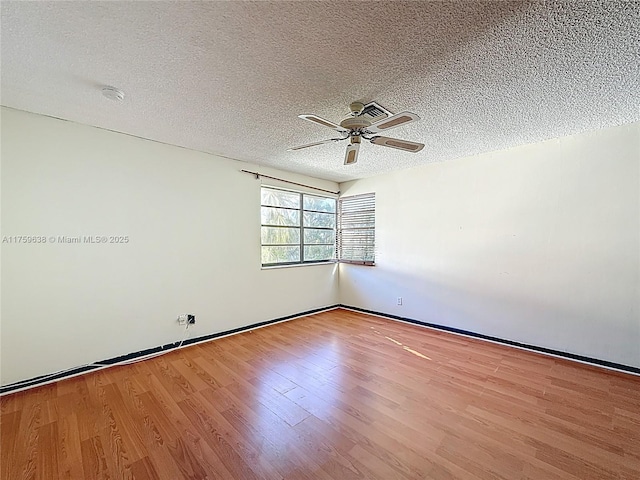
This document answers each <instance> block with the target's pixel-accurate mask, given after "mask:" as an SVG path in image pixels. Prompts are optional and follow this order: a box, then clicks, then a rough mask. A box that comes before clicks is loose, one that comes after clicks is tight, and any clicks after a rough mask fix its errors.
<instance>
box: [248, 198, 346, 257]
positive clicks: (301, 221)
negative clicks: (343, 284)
mask: <svg viewBox="0 0 640 480" xmlns="http://www.w3.org/2000/svg"><path fill="white" fill-rule="evenodd" d="M264 189H267V190H278V191H282V192H287V193H291V194H295V195H299V202H300V203H299V204H300V208H294V207H283V206H275V205H265V204H263V203H262V191H263V190H264ZM305 197H316V198H323V199H329V200H332V201H333V202H334V211H333V212H325V211H320V210H311V209H305V208H304V199H305ZM265 207H266V208H279V209H283V210H293V211H297V212H299V222H298V224H297V225H273V224H269V223H262V209H263V208H265ZM260 212H261V217H260V263H261V265H262V268H267V269H268V268H278V267H292V266H304V265H323V264H328V263H336V262H337V256H336V255H337V250H336V245H337V243H336V240H337V226H338V199H337V198H336V197H333V196H329V195H319V194H316V193H309V192H303V191H297V190H290V189H287V188H282V187H274V186H271V185H262V186H261V187H260ZM305 212H309V213H321V214H325V215H333V227H305V225H304V214H305ZM265 227H266V228H295V229H297V230H298V231H299V237H300V239H299V242H298V243H291V244H282V243H263V242H262V229H263V228H265ZM305 230H324V231H330V232H333V243H305V235H304V233H305ZM317 245H320V246H331V247H333V254H332V258H330V259H326V260H305V257H304V253H305V252H304V251H305V247H309V246H317ZM283 246H292V247H293V246H296V247H298V249H299V252H300V257H299V258H300V260H298V261H294V262H275V263H264V262H262V248H263V247H283Z"/></svg>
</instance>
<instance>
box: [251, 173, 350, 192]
mask: <svg viewBox="0 0 640 480" xmlns="http://www.w3.org/2000/svg"><path fill="white" fill-rule="evenodd" d="M240 171H241V172H244V173H250V174H251V175H255V176H256V179H258V178H260V177H264V178H270V179H271V180H278V181H279V182H285V183H290V184H291V185H298V186H299V187H305V188H312V189H313V190H320V191H321V192H327V193H333V194H334V195H339V194H340V190H338V191H337V192H332V191H331V190H325V189H324V188H318V187H312V186H311V185H305V184H304V183H297V182H292V181H290V180H285V179H284V178H278V177H271V176H269V175H263V174H262V173H258V172H250V171H249V170H240Z"/></svg>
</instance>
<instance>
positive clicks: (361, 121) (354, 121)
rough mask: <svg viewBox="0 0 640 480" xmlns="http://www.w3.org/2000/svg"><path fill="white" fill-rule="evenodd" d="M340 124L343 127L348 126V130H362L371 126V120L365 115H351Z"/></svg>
mask: <svg viewBox="0 0 640 480" xmlns="http://www.w3.org/2000/svg"><path fill="white" fill-rule="evenodd" d="M340 126H341V127H342V128H346V129H347V130H356V131H361V130H364V129H365V128H367V127H370V126H371V122H370V121H369V120H367V119H366V118H363V117H351V118H346V119H344V120H343V121H342V122H340Z"/></svg>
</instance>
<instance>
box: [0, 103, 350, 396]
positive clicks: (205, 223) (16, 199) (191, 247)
mask: <svg viewBox="0 0 640 480" xmlns="http://www.w3.org/2000/svg"><path fill="white" fill-rule="evenodd" d="M1 153H2V235H3V236H14V235H44V236H46V237H49V236H55V237H57V236H59V235H65V236H77V235H128V236H129V243H127V244H120V245H116V244H105V245H91V244H51V243H47V244H40V245H25V244H6V243H4V244H2V278H1V280H2V317H1V320H0V321H1V324H0V325H1V336H2V344H1V347H2V352H1V357H2V378H1V380H2V384H3V385H4V384H8V383H12V382H15V381H18V380H23V379H27V378H32V377H34V376H37V375H43V374H47V373H51V372H55V371H59V370H62V369H66V368H70V367H76V366H80V365H83V364H86V363H89V362H93V361H98V360H103V359H106V358H110V357H114V356H118V355H122V354H127V353H130V352H135V351H139V350H142V349H145V348H150V347H155V346H158V345H162V344H165V343H169V342H174V341H177V340H180V339H181V338H182V334H183V329H182V327H179V326H178V325H177V322H176V316H177V315H178V314H179V313H194V314H196V318H197V323H196V325H195V328H194V329H193V331H192V333H191V335H192V336H201V335H206V334H211V333H215V332H220V331H225V330H229V329H233V328H237V327H241V326H244V325H249V324H253V323H256V322H261V321H265V320H269V319H273V318H278V317H282V316H285V315H290V314H295V313H298V312H303V311H307V310H310V309H314V308H319V307H324V306H327V305H333V304H335V303H337V299H338V294H337V288H338V283H337V281H335V277H336V275H337V272H336V267H335V265H325V266H307V267H299V268H286V269H272V270H261V268H260V209H259V203H260V182H259V181H257V180H255V178H253V177H252V176H250V175H247V174H243V173H240V170H241V169H250V170H251V169H255V168H256V167H255V166H252V165H249V164H246V163H242V162H236V161H231V160H227V159H223V158H219V157H215V156H213V155H208V154H204V153H198V152H194V151H190V150H186V149H183V148H178V147H172V146H168V145H163V144H160V143H155V142H151V141H146V140H142V139H139V138H134V137H130V136H126V135H122V134H118V133H114V132H109V131H105V130H100V129H97V128H93V127H88V126H83V125H78V124H74V123H70V122H64V121H61V120H56V119H52V118H48V117H44V116H40V115H35V114H30V113H25V112H21V111H16V110H12V109H6V108H3V109H2V150H1ZM259 170H260V171H261V172H263V173H265V174H268V173H271V174H272V175H275V176H279V177H284V178H288V179H291V180H294V181H298V182H302V183H307V184H312V185H315V186H319V187H322V188H327V189H331V190H337V187H338V186H337V184H335V183H333V182H327V181H321V180H317V179H312V178H307V177H302V176H299V175H294V174H290V173H285V172H277V171H273V170H269V169H266V168H262V167H261V168H259Z"/></svg>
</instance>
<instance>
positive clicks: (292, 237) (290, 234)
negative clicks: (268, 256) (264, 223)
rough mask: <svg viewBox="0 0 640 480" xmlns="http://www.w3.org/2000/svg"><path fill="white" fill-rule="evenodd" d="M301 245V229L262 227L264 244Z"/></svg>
mask: <svg viewBox="0 0 640 480" xmlns="http://www.w3.org/2000/svg"><path fill="white" fill-rule="evenodd" d="M273 243H276V244H279V245H291V244H294V245H295V244H300V229H299V228H288V227H262V244H263V245H264V244H273Z"/></svg>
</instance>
